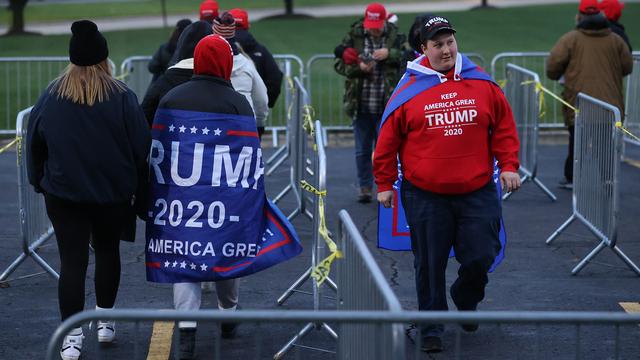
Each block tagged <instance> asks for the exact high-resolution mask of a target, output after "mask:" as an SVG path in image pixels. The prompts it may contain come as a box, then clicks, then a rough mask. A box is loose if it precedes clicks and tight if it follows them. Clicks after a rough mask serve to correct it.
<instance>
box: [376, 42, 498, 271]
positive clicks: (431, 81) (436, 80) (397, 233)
mask: <svg viewBox="0 0 640 360" xmlns="http://www.w3.org/2000/svg"><path fill="white" fill-rule="evenodd" d="M423 59H424V55H423V56H420V57H419V58H417V59H416V60H414V61H412V62H410V63H408V64H407V71H406V72H405V74H404V76H403V77H402V79H401V80H400V82H399V83H398V85H397V86H396V89H395V90H394V92H393V94H392V95H391V97H390V100H389V103H388V104H387V106H386V108H385V111H384V114H383V115H382V120H381V121H380V128H381V129H382V125H383V124H384V122H385V121H386V119H387V118H388V117H389V115H391V113H393V111H395V110H396V109H397V108H399V107H400V106H402V104H404V103H406V102H407V101H409V100H410V99H412V98H413V97H415V96H416V95H418V94H419V93H421V92H423V91H426V90H428V89H430V88H432V87H434V86H437V85H440V84H441V83H443V82H445V81H449V80H447V79H446V78H444V77H443V76H442V74H440V73H438V72H436V71H434V70H432V69H429V68H427V67H425V66H422V65H420V63H421V62H422V60H423ZM462 79H475V80H485V81H491V82H493V80H492V79H491V77H490V76H489V75H488V74H487V73H485V72H484V71H482V70H481V69H480V68H479V67H478V66H477V65H476V64H474V63H473V62H472V61H471V60H469V58H467V57H466V56H464V55H463V54H461V53H458V57H457V58H456V65H455V68H454V81H459V80H462ZM499 176H500V171H499V169H498V167H497V165H494V172H493V181H494V182H495V184H496V188H497V193H498V201H501V199H502V195H501V193H502V189H501V187H500V181H499ZM401 183H402V171H401V164H398V180H396V182H395V184H394V185H393V192H394V197H393V201H394V204H393V207H392V208H388V209H387V208H385V207H384V206H382V205H378V247H379V248H382V249H387V250H396V251H410V250H411V238H410V235H409V225H408V224H407V220H406V218H405V214H404V209H403V207H402V200H401V199H400V187H401ZM506 242H507V235H506V233H505V231H504V222H503V220H502V218H501V219H500V244H501V245H502V246H501V248H500V253H499V254H498V256H497V257H496V259H495V261H494V263H493V265H492V266H491V270H489V271H490V272H492V271H493V270H494V269H495V268H496V267H497V266H498V264H500V262H502V259H503V258H504V249H505V246H506ZM449 256H451V257H452V256H454V253H453V249H451V253H450V255H449Z"/></svg>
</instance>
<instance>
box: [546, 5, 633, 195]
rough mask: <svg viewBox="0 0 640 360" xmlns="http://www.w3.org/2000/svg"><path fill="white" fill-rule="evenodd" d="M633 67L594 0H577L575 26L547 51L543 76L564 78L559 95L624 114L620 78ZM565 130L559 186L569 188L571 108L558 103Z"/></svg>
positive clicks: (571, 183)
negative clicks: (587, 100) (566, 144)
mask: <svg viewBox="0 0 640 360" xmlns="http://www.w3.org/2000/svg"><path fill="white" fill-rule="evenodd" d="M632 71H633V57H632V56H631V52H629V49H628V47H627V45H626V44H625V43H624V41H623V39H622V38H621V37H620V36H618V35H615V34H613V33H612V31H611V29H610V28H609V27H608V23H607V19H606V18H605V16H604V15H603V14H602V13H601V12H600V9H599V8H598V2H597V1H596V0H581V1H580V4H579V5H578V14H576V28H575V29H574V30H572V31H569V32H567V33H566V34H564V35H562V37H560V39H558V41H557V42H556V44H555V45H554V46H553V48H552V49H551V51H550V53H549V57H548V58H547V62H546V72H547V77H548V78H549V79H551V80H558V79H560V78H561V77H563V78H564V90H563V91H562V98H563V99H564V100H565V101H566V102H567V103H569V104H572V105H573V104H575V102H576V99H577V97H578V93H580V92H582V93H585V94H587V95H590V96H593V97H595V98H597V99H600V100H602V101H605V102H607V103H609V104H611V105H613V106H616V107H617V108H618V109H620V113H622V114H624V93H623V89H624V88H623V78H624V77H625V76H627V75H629V74H630V73H631V72H632ZM562 115H563V116H564V122H565V125H566V126H567V129H568V130H569V149H568V154H567V158H566V160H565V163H564V178H563V179H561V180H560V184H559V185H560V187H561V188H563V189H572V188H573V165H574V164H573V163H574V159H573V155H574V154H573V150H574V149H573V147H574V137H575V133H574V130H575V126H574V120H575V119H574V118H575V113H574V111H573V109H571V108H569V107H568V106H563V107H562Z"/></svg>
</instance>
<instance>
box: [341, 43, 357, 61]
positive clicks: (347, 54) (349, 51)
mask: <svg viewBox="0 0 640 360" xmlns="http://www.w3.org/2000/svg"><path fill="white" fill-rule="evenodd" d="M342 61H344V63H345V64H347V65H354V64H357V63H358V52H357V51H356V49H354V48H351V47H350V48H346V49H344V52H342Z"/></svg>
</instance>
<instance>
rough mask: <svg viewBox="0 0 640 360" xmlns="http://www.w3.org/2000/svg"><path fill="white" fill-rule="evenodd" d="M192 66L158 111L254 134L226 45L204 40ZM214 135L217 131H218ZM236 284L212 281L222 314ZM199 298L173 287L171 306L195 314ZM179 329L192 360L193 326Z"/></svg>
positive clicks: (189, 285)
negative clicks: (224, 121) (225, 122)
mask: <svg viewBox="0 0 640 360" xmlns="http://www.w3.org/2000/svg"><path fill="white" fill-rule="evenodd" d="M193 64H194V68H193V73H194V76H193V77H192V78H191V80H189V81H188V82H186V83H184V84H182V85H179V86H176V87H175V88H173V89H172V90H171V91H169V92H168V93H167V94H166V95H165V96H164V97H162V100H160V104H159V106H158V108H159V109H163V110H183V111H192V112H195V113H197V114H198V116H201V117H204V118H205V119H207V118H206V117H207V116H211V117H212V118H215V119H217V118H219V117H221V116H223V117H224V116H225V115H231V116H233V117H234V118H235V119H237V120H235V121H238V122H240V121H242V122H249V124H246V125H247V127H252V128H253V129H254V130H253V131H252V132H253V133H255V132H256V130H257V129H256V126H255V118H254V115H253V110H252V109H251V105H250V104H249V102H248V100H247V99H246V98H245V96H244V95H242V94H240V93H239V92H237V91H235V90H234V89H233V86H232V85H231V72H232V69H233V55H232V50H231V46H230V45H229V43H228V42H227V41H226V40H225V39H224V38H223V37H221V36H220V35H210V36H206V37H204V38H203V39H202V40H200V42H199V43H198V45H197V46H196V49H195V52H194V58H193ZM212 99H214V101H212ZM207 120H208V119H207ZM170 131H171V130H170ZM218 131H220V130H219V129H218ZM176 132H177V130H176ZM214 134H215V130H212V133H211V135H210V136H209V137H207V138H203V142H205V143H206V146H209V145H210V143H213V144H215V142H216V141H217V140H216V137H215V135H214ZM218 134H219V133H218ZM178 136H179V135H178ZM207 139H208V140H207ZM162 186H165V185H164V184H163V185H162ZM152 187H153V185H152ZM203 191H205V190H203ZM238 201H242V199H238ZM185 281H186V280H185ZM239 283H240V282H239V279H237V278H235V279H229V280H222V281H216V295H217V297H218V308H219V309H221V310H223V311H234V310H236V309H237V303H238V290H239ZM201 294H202V293H201V288H200V283H197V282H195V283H194V282H178V283H175V284H174V287H173V299H174V306H175V308H176V309H177V310H198V309H199V308H200V303H201ZM179 328H180V354H179V358H180V359H193V358H194V349H195V332H196V323H194V322H180V324H179ZM235 329H236V324H234V323H222V324H221V336H222V337H223V338H230V337H233V336H234V334H235Z"/></svg>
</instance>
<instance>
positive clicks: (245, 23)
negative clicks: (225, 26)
mask: <svg viewBox="0 0 640 360" xmlns="http://www.w3.org/2000/svg"><path fill="white" fill-rule="evenodd" d="M229 13H230V14H231V15H233V18H234V19H235V20H236V27H239V28H241V29H244V30H249V14H247V12H246V11H245V10H244V9H238V8H235V9H231V10H229Z"/></svg>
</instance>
